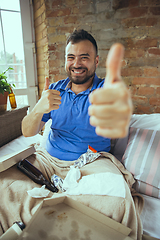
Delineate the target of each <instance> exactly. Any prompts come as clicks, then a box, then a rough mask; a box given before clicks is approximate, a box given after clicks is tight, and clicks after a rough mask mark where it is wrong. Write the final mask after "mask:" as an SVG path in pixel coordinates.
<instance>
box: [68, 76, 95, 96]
mask: <svg viewBox="0 0 160 240" xmlns="http://www.w3.org/2000/svg"><path fill="white" fill-rule="evenodd" d="M93 79H94V77H93V78H91V79H90V80H89V81H87V82H86V83H84V84H75V83H73V82H72V85H71V90H72V91H73V92H74V93H75V94H78V93H80V92H83V91H86V90H87V89H88V88H89V87H91V86H92V83H93Z"/></svg>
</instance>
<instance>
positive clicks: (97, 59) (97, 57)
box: [96, 55, 99, 68]
mask: <svg viewBox="0 0 160 240" xmlns="http://www.w3.org/2000/svg"><path fill="white" fill-rule="evenodd" d="M98 63H99V55H97V56H96V68H97V67H98Z"/></svg>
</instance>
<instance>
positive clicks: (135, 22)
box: [122, 18, 146, 27]
mask: <svg viewBox="0 0 160 240" xmlns="http://www.w3.org/2000/svg"><path fill="white" fill-rule="evenodd" d="M122 24H123V25H124V26H125V27H136V26H146V18H139V19H123V20H122Z"/></svg>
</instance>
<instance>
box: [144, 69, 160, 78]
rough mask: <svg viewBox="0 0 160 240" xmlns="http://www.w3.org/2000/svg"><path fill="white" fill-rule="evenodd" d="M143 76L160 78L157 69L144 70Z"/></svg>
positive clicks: (159, 72)
mask: <svg viewBox="0 0 160 240" xmlns="http://www.w3.org/2000/svg"><path fill="white" fill-rule="evenodd" d="M144 76H147V77H160V71H158V68H154V67H153V68H144Z"/></svg>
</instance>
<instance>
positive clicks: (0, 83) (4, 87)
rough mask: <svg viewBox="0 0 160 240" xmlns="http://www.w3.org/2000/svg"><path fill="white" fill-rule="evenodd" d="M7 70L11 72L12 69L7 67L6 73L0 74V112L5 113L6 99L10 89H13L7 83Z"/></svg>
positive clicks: (12, 85) (11, 85)
mask: <svg viewBox="0 0 160 240" xmlns="http://www.w3.org/2000/svg"><path fill="white" fill-rule="evenodd" d="M9 69H10V70H13V68H11V67H9V68H8V69H7V70H6V71H4V72H2V73H0V112H3V111H6V109H7V97H8V95H9V94H10V93H11V92H12V88H13V87H15V85H14V84H10V83H8V82H7V76H6V72H7V71H8V70H9Z"/></svg>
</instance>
